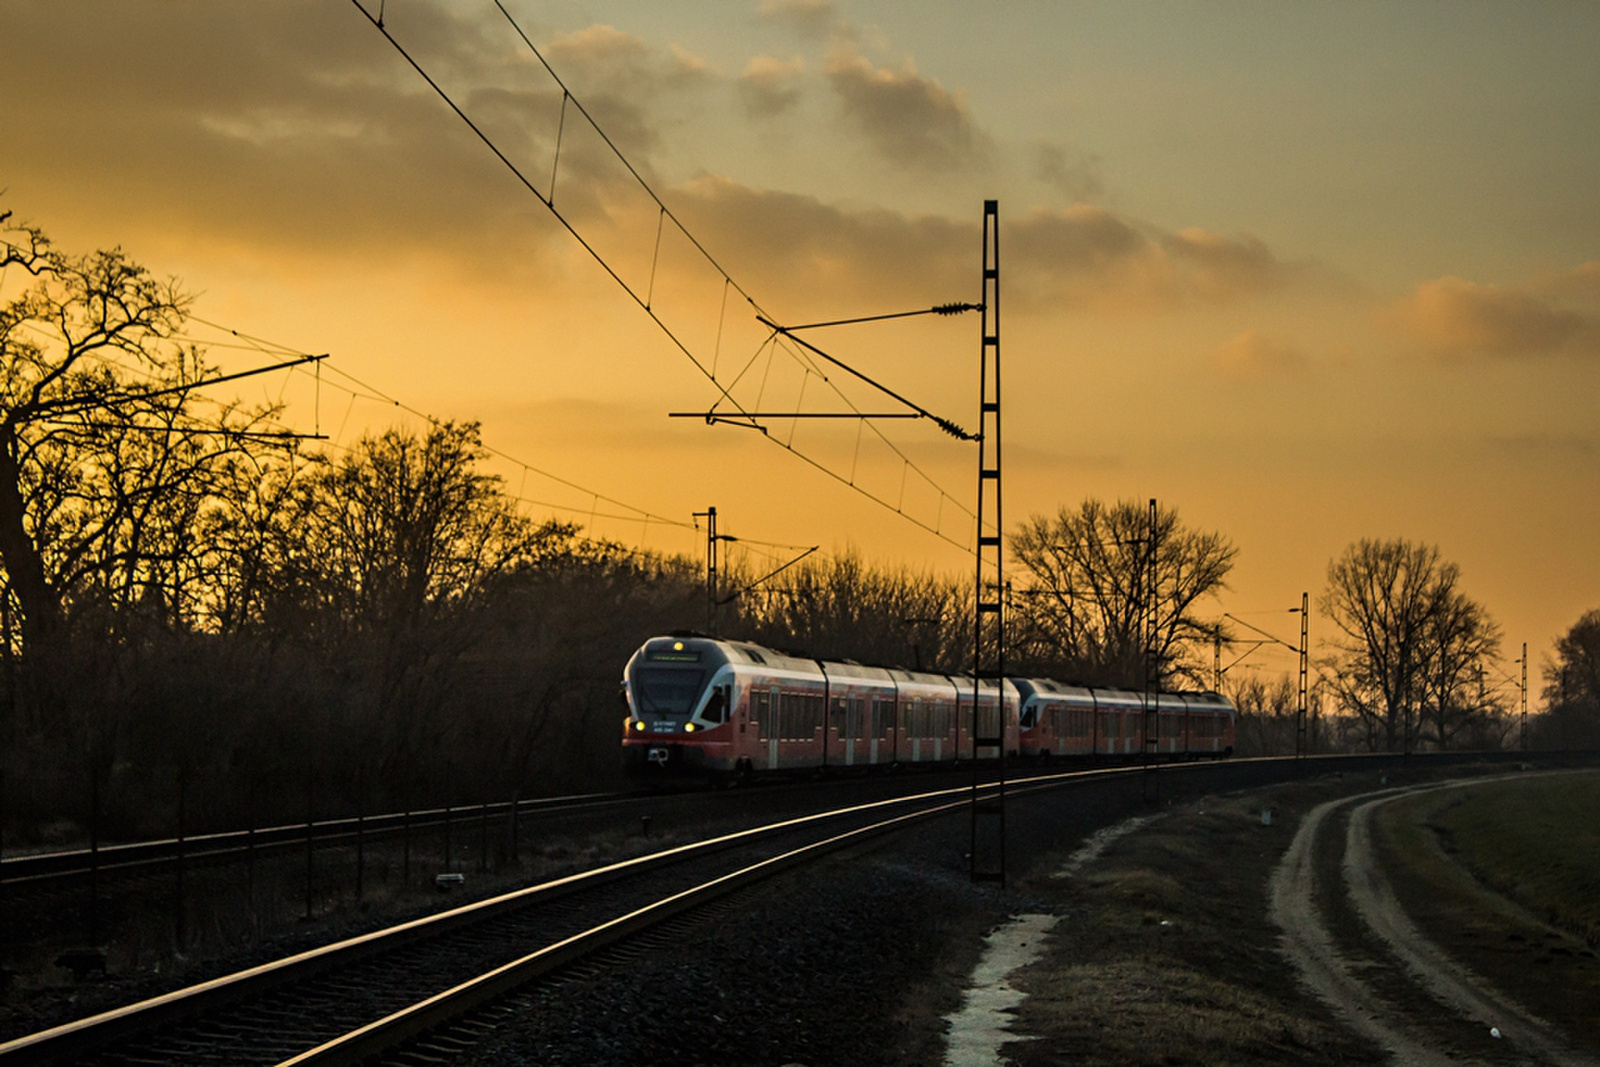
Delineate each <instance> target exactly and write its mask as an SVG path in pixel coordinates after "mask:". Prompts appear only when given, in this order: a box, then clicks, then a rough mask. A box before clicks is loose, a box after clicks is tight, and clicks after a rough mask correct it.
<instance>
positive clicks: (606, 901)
mask: <svg viewBox="0 0 1600 1067" xmlns="http://www.w3.org/2000/svg"><path fill="white" fill-rule="evenodd" d="M1313 763H1322V764H1326V766H1324V767H1321V768H1320V769H1324V770H1340V769H1350V768H1352V767H1355V766H1360V765H1363V764H1364V761H1362V760H1351V759H1348V758H1334V759H1324V760H1320V761H1313ZM1307 769H1310V768H1305V767H1298V766H1296V765H1295V764H1293V763H1292V762H1291V761H1282V760H1279V761H1267V760H1262V761H1233V762H1232V763H1230V764H1225V765H1199V766H1196V765H1186V766H1172V767H1168V768H1166V769H1165V770H1164V771H1163V775H1162V776H1163V777H1166V776H1168V775H1177V776H1179V777H1178V778H1176V779H1174V785H1177V784H1178V782H1179V781H1180V780H1182V779H1191V778H1192V785H1191V786H1190V788H1208V789H1209V788H1217V787H1219V786H1226V787H1238V786H1240V785H1247V784H1251V783H1257V784H1259V783H1260V782H1262V781H1266V780H1274V779H1277V778H1281V777H1282V776H1283V775H1284V774H1287V773H1294V774H1298V773H1304V772H1305V770H1307ZM1191 772H1192V773H1191ZM1141 773H1142V772H1141V771H1140V769H1139V768H1137V767H1132V768H1128V767H1123V768H1101V769H1097V770H1091V771H1084V770H1072V769H1068V770H1057V771H1053V772H1048V773H1035V774H1032V775H1028V776H1023V777H1019V778H1015V779H1013V781H1012V783H1011V784H1010V786H1009V789H1010V790H1011V791H1012V793H1013V795H1018V796H1022V795H1026V794H1027V793H1030V792H1035V791H1043V790H1050V789H1056V788H1059V787H1061V786H1063V785H1076V784H1080V783H1082V784H1089V783H1091V782H1097V781H1098V782H1102V783H1108V782H1110V781H1111V780H1112V779H1116V778H1133V779H1137V778H1138V777H1139V776H1140V775H1141ZM1147 781H1148V780H1147ZM903 784H905V783H902V785H903ZM930 784H932V783H930ZM941 785H942V783H941ZM1124 788H1125V787H1124ZM1180 788H1181V787H1180ZM761 793H762V791H756V792H755V793H752V794H750V796H749V799H750V800H752V801H756V800H759V799H760V796H761ZM725 799H726V798H724V800H725ZM969 799H970V779H968V780H967V782H966V783H965V784H963V785H961V786H955V787H942V788H933V789H926V788H925V789H922V790H921V791H919V792H918V793H916V794H915V795H911V796H896V797H888V798H882V799H875V800H872V801H870V802H865V803H855V804H852V805H849V806H845V807H840V808H836V809H834V810H831V811H827V812H822V813H818V814H814V815H806V816H799V817H784V818H777V819H771V820H768V821H766V822H765V823H764V824H762V825H755V826H746V827H745V828H743V829H739V830H736V831H733V832H728V833H723V834H721V835H720V836H717V837H714V838H710V839H708V840H703V841H697V842H695V843H693V844H688V845H681V846H678V847H675V848H669V849H663V850H659V851H656V852H653V853H650V854H649V855H642V856H638V857H635V858H633V859H630V860H626V861H622V862H618V863H613V864H610V865H608V866H605V867H602V868H599V869H596V870H591V871H588V872H584V873H580V874H574V875H570V876H567V877H563V878H558V879H553V880H550V881H546V882H543V883H541V884H539V885H535V886H531V887H528V888H526V889H521V890H518V891H516V892H511V893H506V894H503V895H501V896H499V897H495V898H492V899H489V900H485V901H480V902H477V903H474V904H469V905H464V906H462V907H459V908H455V909H453V910H451V911H449V912H445V913H442V914H440V915H436V916H432V917H429V918H426V919H419V920H414V921H412V922H407V923H403V924H401V925H399V926H396V927H392V928H389V929H386V930H382V931H377V932H374V933H371V934H367V935H364V936H361V937H356V938H350V939H348V940H345V941H341V942H338V943H336V944H332V945H328V946H325V947H323V948H318V949H315V950H312V951H308V952H302V953H299V954H297V955H295V956H291V957H288V958H285V959H282V960H278V961H276V962H274V963H270V964H266V965H263V966H259V967H254V968H251V969H249V970H246V971H240V972H238V973H235V974H231V975H227V976H225V977H222V978H218V979H216V980H213V981H209V982H205V983H202V984H200V985H196V986H192V987H190V988H187V989H182V990H178V991H175V992H173V993H170V994H167V995H164V996H160V997H156V998H153V999H151V1000H148V1001H144V1002H141V1003H139V1004H134V1005H129V1006H127V1007H123V1008H118V1009H115V1010H112V1011H107V1012H104V1013H102V1014H100V1015H98V1016H94V1017H92V1018H88V1019H84V1020H80V1021H78V1022H74V1023H69V1024H66V1025H63V1026H58V1027H55V1028H53V1029H51V1030H46V1031H41V1032H39V1033H36V1034H30V1035H27V1036H25V1037H22V1038H18V1039H15V1040H12V1041H10V1042H7V1043H5V1044H0V1061H3V1062H4V1063H13V1062H15V1063H30V1062H32V1063H37V1062H62V1061H70V1062H82V1063H104V1064H122V1063H134V1062H143V1063H149V1062H185V1063H228V1064H236V1063H237V1064H244V1063H283V1062H306V1063H316V1062H356V1061H357V1060H363V1059H370V1057H371V1056H372V1055H374V1050H381V1049H394V1048H396V1047H398V1046H400V1045H404V1044H405V1043H406V1042H408V1041H410V1042H416V1041H423V1042H442V1044H441V1045H440V1048H439V1050H437V1051H436V1052H434V1053H422V1054H421V1055H420V1060H422V1061H426V1060H428V1059H429V1058H430V1057H432V1058H433V1059H435V1060H437V1059H439V1058H444V1059H448V1058H449V1055H448V1054H447V1053H448V1048H449V1047H450V1046H452V1045H459V1044H460V1043H461V1042H463V1041H466V1042H470V1041H471V1040H472V1034H473V1032H474V1030H475V1028H478V1027H481V1025H482V1022H481V1020H483V1019H485V1018H492V1016H493V1013H494V1012H495V1011H497V1010H498V1011H504V1009H503V1008H495V1007H493V1006H492V1002H493V1001H494V1000H495V998H497V997H503V996H505V995H506V991H507V990H509V989H512V988H515V987H518V986H523V987H529V986H530V983H534V982H535V979H537V978H539V977H540V976H541V975H545V974H549V973H550V972H551V971H555V970H560V969H561V968H563V967H567V968H570V967H571V966H573V964H574V961H576V960H578V959H580V958H585V957H587V958H590V959H593V958H595V957H594V953H596V952H597V951H599V950H602V949H606V948H607V947H608V946H610V948H609V951H610V952H613V953H614V952H616V951H619V950H620V951H627V950H628V949H627V946H628V945H629V944H633V945H637V944H638V943H639V942H638V941H637V938H639V937H641V936H645V937H648V936H651V935H650V934H649V932H648V931H650V930H655V931H657V934H656V935H655V936H658V937H659V936H660V934H659V931H660V930H661V929H662V925H661V924H663V923H669V922H672V921H674V918H675V917H679V918H680V919H685V920H693V919H694V918H695V916H696V914H697V909H704V908H707V907H712V906H714V905H713V904H711V903H708V902H710V901H713V900H715V899H716V898H717V897H718V896H721V895H726V894H728V893H730V892H732V891H734V890H735V889H738V888H739V887H741V886H743V885H746V884H749V882H751V881H753V880H756V879H759V878H762V877H766V876H767V875H770V874H772V873H775V872H777V871H779V870H782V869H784V868H786V867H790V866H793V865H795V864H800V863H804V862H806V861H807V860H808V859H811V858H814V857H817V856H819V855H820V854H822V853H824V852H826V851H829V850H835V849H840V848H848V847H849V846H850V845H852V844H854V843H857V842H861V841H864V840H865V839H866V838H867V837H868V836H870V835H871V834H874V833H882V832H886V831H890V830H893V829H896V828H898V827H904V826H908V825H909V824H911V823H912V822H914V821H916V820H917V819H923V818H929V817H932V816H934V815H937V814H939V813H940V812H942V811H948V810H950V809H952V808H955V807H959V806H961V805H964V804H965V803H966V802H967V801H968V800H969ZM741 806H742V805H741ZM780 806H781V805H780ZM568 973H571V972H570V971H569V972H568ZM531 988H540V986H538V985H537V984H534V985H532V986H531ZM486 1003H489V1004H490V1005H491V1006H490V1007H487V1008H486V1007H484V1004H486ZM474 1013H476V1014H474ZM474 1020H478V1021H474ZM302 1057H308V1058H302ZM413 1062H415V1061H413Z"/></svg>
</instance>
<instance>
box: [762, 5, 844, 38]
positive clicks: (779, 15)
mask: <svg viewBox="0 0 1600 1067" xmlns="http://www.w3.org/2000/svg"><path fill="white" fill-rule="evenodd" d="M758 10H759V12H760V15H761V18H762V19H763V20H764V21H766V22H771V23H776V24H778V25H782V26H787V27H788V28H789V29H791V30H794V31H796V32H797V33H799V34H801V35H802V36H805V37H811V38H818V39H820V38H823V37H826V36H827V35H828V31H829V30H830V29H832V27H833V24H834V10H833V3H832V0H761V6H760V8H759V9H758Z"/></svg>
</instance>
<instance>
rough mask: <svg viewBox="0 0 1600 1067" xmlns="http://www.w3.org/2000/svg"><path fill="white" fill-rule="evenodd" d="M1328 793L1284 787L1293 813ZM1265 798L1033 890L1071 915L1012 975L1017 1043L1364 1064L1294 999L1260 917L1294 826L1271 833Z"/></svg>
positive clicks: (1233, 1059) (1203, 1060)
mask: <svg viewBox="0 0 1600 1067" xmlns="http://www.w3.org/2000/svg"><path fill="white" fill-rule="evenodd" d="M1327 791H1328V787H1322V788H1321V789H1320V791H1319V788H1318V787H1316V786H1310V787H1300V786H1296V787H1289V788H1287V789H1281V790H1275V791H1274V794H1273V796H1272V797H1271V798H1270V803H1271V805H1272V806H1274V807H1277V808H1279V809H1280V811H1282V812H1284V813H1285V814H1286V815H1287V814H1288V813H1289V812H1297V811H1299V810H1305V809H1307V808H1309V807H1310V806H1312V805H1313V804H1314V803H1316V802H1317V801H1318V800H1320V799H1323V794H1324V793H1326V792H1327ZM1267 802H1269V801H1268V800H1267V799H1266V798H1264V797H1263V796H1261V795H1254V796H1243V795H1241V796H1232V797H1220V798H1219V797H1212V798H1208V799H1206V800H1204V801H1201V802H1199V803H1195V804H1190V805H1187V806H1184V807H1180V808H1177V809H1174V810H1173V811H1172V813H1171V815H1170V816H1169V817H1168V818H1165V819H1162V820H1160V821H1159V822H1156V823H1152V824H1151V825H1150V826H1147V827H1145V828H1143V829H1140V830H1139V831H1137V832H1135V833H1133V834H1131V835H1129V836H1127V837H1125V838H1122V839H1120V840H1118V841H1116V842H1115V843H1113V844H1112V845H1111V846H1110V847H1109V848H1108V849H1107V850H1106V852H1105V854H1104V855H1102V856H1101V857H1100V858H1099V859H1098V860H1096V861H1095V862H1093V863H1091V864H1090V865H1089V866H1087V867H1086V868H1085V869H1083V870H1082V871H1081V872H1080V873H1078V874H1077V875H1074V876H1069V877H1057V878H1052V879H1042V880H1039V881H1037V882H1035V883H1033V884H1030V885H1029V886H1028V888H1029V890H1030V891H1031V892H1035V893H1038V894H1039V895H1041V896H1044V897H1046V899H1051V900H1054V901H1056V902H1058V905H1059V907H1060V908H1061V910H1062V911H1063V912H1064V913H1065V918H1064V919H1063V921H1062V923H1061V924H1060V925H1058V926H1057V927H1056V928H1055V931H1054V932H1053V933H1052V935H1051V937H1050V944H1049V946H1048V948H1047V950H1046V955H1045V957H1044V958H1043V959H1042V960H1041V961H1040V962H1039V963H1037V964H1035V965H1033V966H1032V967H1030V968H1029V969H1028V970H1026V971H1025V972H1023V973H1022V974H1021V975H1020V976H1018V977H1017V978H1016V979H1014V980H1013V981H1014V984H1019V986H1020V988H1022V989H1024V990H1025V991H1026V992H1027V994H1028V999H1027V1000H1026V1001H1024V1002H1023V1005H1022V1006H1021V1008H1019V1009H1018V1013H1017V1022H1016V1024H1015V1027H1014V1028H1015V1029H1016V1031H1017V1032H1018V1033H1019V1034H1030V1035H1039V1036H1038V1038H1037V1039H1036V1040H1028V1041H1023V1042H1018V1043H1015V1044H1011V1045H1008V1046H1007V1048H1006V1054H1007V1055H1008V1056H1010V1057H1011V1058H1012V1059H1013V1060H1014V1061H1015V1062H1016V1063H1017V1064H1020V1065H1023V1067H1043V1065H1047V1064H1058V1063H1074V1064H1079V1063H1082V1064H1278V1063H1285V1062H1294V1063H1339V1062H1352V1061H1360V1060H1362V1059H1363V1057H1364V1056H1365V1055H1366V1054H1367V1049H1366V1047H1365V1046H1363V1045H1360V1044H1359V1043H1357V1042H1355V1041H1354V1040H1353V1039H1351V1038H1350V1037H1349V1036H1348V1035H1346V1034H1345V1033H1344V1032H1343V1031H1342V1030H1340V1029H1339V1028H1338V1027H1337V1026H1335V1025H1333V1024H1332V1023H1331V1022H1330V1021H1329V1020H1328V1018H1327V1016H1326V1014H1325V1013H1324V1011H1323V1010H1322V1008H1321V1006H1320V1005H1319V1004H1318V1003H1316V1002H1315V1001H1314V1000H1313V999H1312V998H1310V997H1308V996H1307V995H1306V994H1305V993H1303V992H1301V991H1300V989H1299V988H1298V986H1297V984H1296V982H1295V980H1294V977H1293V975H1292V972H1290V970H1289V969H1288V966H1287V964H1286V963H1285V962H1284V961H1283V960H1282V958H1281V957H1280V955H1279V953H1278V951H1277V931H1276V930H1275V929H1274V928H1272V926H1271V924H1270V923H1269V922H1268V921H1267V919H1266V914H1265V908H1266V897H1265V895H1266V886H1267V879H1268V875H1269V873H1270V871H1271V869H1272V867H1273V865H1274V864H1275V863H1276V862H1277V858H1278V857H1279V855H1281V853H1282V851H1283V849H1284V848H1285V847H1286V846H1287V844H1288V842H1289V840H1290V838H1291V837H1292V836H1293V824H1294V819H1293V818H1292V817H1285V818H1281V819H1278V820H1276V821H1275V822H1274V825H1272V826H1262V825H1261V819H1260V809H1261V806H1262V805H1263V803H1267Z"/></svg>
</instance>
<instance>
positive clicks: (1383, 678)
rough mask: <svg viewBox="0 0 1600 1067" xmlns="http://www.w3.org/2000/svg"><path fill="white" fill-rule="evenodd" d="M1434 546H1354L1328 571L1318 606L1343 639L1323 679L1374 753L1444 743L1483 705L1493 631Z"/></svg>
mask: <svg viewBox="0 0 1600 1067" xmlns="http://www.w3.org/2000/svg"><path fill="white" fill-rule="evenodd" d="M1460 576H1461V571H1460V568H1459V567H1457V566H1456V565H1455V564H1454V563H1449V562H1446V561H1445V560H1444V559H1443V558H1442V557H1441V555H1440V553H1439V549H1438V548H1437V547H1436V546H1433V545H1425V544H1416V543H1413V542H1411V541H1407V540H1403V539H1402V540H1395V541H1371V540H1362V541H1358V542H1356V543H1355V544H1352V545H1351V546H1349V547H1348V548H1347V549H1345V551H1344V554H1343V555H1341V556H1340V557H1339V558H1338V559H1336V560H1334V561H1333V562H1332V563H1330V564H1329V565H1328V589H1327V592H1326V593H1324V594H1323V597H1322V600H1321V607H1322V610H1323V611H1324V612H1325V613H1326V614H1327V616H1328V617H1329V618H1330V619H1331V620H1332V621H1333V623H1334V625H1335V626H1337V627H1338V629H1339V632H1340V634H1341V635H1342V636H1341V637H1340V638H1339V639H1338V640H1336V641H1335V642H1334V643H1333V646H1334V654H1333V656H1332V658H1331V659H1330V661H1329V663H1328V665H1327V666H1328V672H1327V681H1328V684H1329V685H1330V686H1331V688H1332V690H1333V693H1334V696H1335V699H1336V700H1337V701H1338V702H1339V704H1340V705H1341V706H1342V707H1343V708H1344V710H1345V711H1347V712H1349V713H1351V714H1353V715H1355V716H1356V717H1357V718H1358V719H1359V721H1360V722H1361V723H1362V725H1363V726H1364V728H1365V731H1366V744H1367V747H1368V748H1369V749H1370V750H1372V751H1378V750H1380V749H1381V750H1383V751H1394V750H1396V749H1400V750H1402V751H1406V752H1410V751H1412V750H1413V749H1414V748H1415V747H1417V746H1418V744H1419V742H1426V743H1428V744H1431V745H1434V746H1436V747H1445V746H1447V745H1449V744H1450V742H1451V740H1452V738H1453V737H1454V736H1455V735H1456V734H1457V733H1458V732H1459V731H1460V730H1462V729H1463V728H1465V727H1466V726H1467V725H1468V724H1470V722H1471V721H1472V720H1473V719H1474V718H1477V717H1481V716H1482V715H1483V714H1484V712H1485V708H1486V704H1487V701H1486V700H1484V699H1482V698H1481V686H1480V683H1479V679H1480V677H1481V675H1482V672H1483V670H1484V668H1485V667H1486V666H1487V665H1488V664H1489V663H1491V662H1492V661H1493V659H1494V658H1495V656H1496V655H1497V654H1498V651H1499V645H1500V632H1499V627H1498V626H1496V625H1495V623H1494V622H1493V621H1492V620H1491V619H1490V618H1489V617H1488V614H1487V612H1486V611H1485V610H1484V608H1483V607H1482V606H1481V605H1479V604H1478V603H1476V602H1475V601H1473V600H1471V599H1469V598H1468V597H1466V596H1465V595H1464V594H1463V593H1462V592H1461V591H1460V590H1459V589H1458V588H1457V586H1458V583H1459V581H1460Z"/></svg>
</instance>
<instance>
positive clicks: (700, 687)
mask: <svg viewBox="0 0 1600 1067" xmlns="http://www.w3.org/2000/svg"><path fill="white" fill-rule="evenodd" d="M734 676H735V671H734V668H733V666H732V664H731V663H730V661H729V657H728V652H727V650H726V649H725V648H724V647H723V646H722V644H721V643H720V642H717V641H714V640H710V639H708V638H703V637H657V638H652V639H651V640H649V641H647V642H645V644H644V647H642V648H640V649H639V650H638V651H637V652H635V653H634V654H633V657H632V658H631V659H629V660H628V666H627V667H626V668H625V669H624V671H623V675H622V692H623V697H624V699H625V700H626V702H627V706H628V717H627V718H626V719H625V720H623V724H622V758H623V766H624V768H625V769H626V770H627V772H628V774H629V775H630V776H637V777H641V778H644V777H649V778H665V777H668V776H678V775H684V776H700V777H719V776H725V775H729V774H731V773H732V772H733V771H734V768H735V766H736V758H735V754H734V751H733V750H734V744H733V730H732V724H731V722H730V719H731V718H732V716H731V714H730V708H731V707H732V706H733V704H734V702H735V701H736V700H737V696H736V687H735V677H734Z"/></svg>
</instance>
